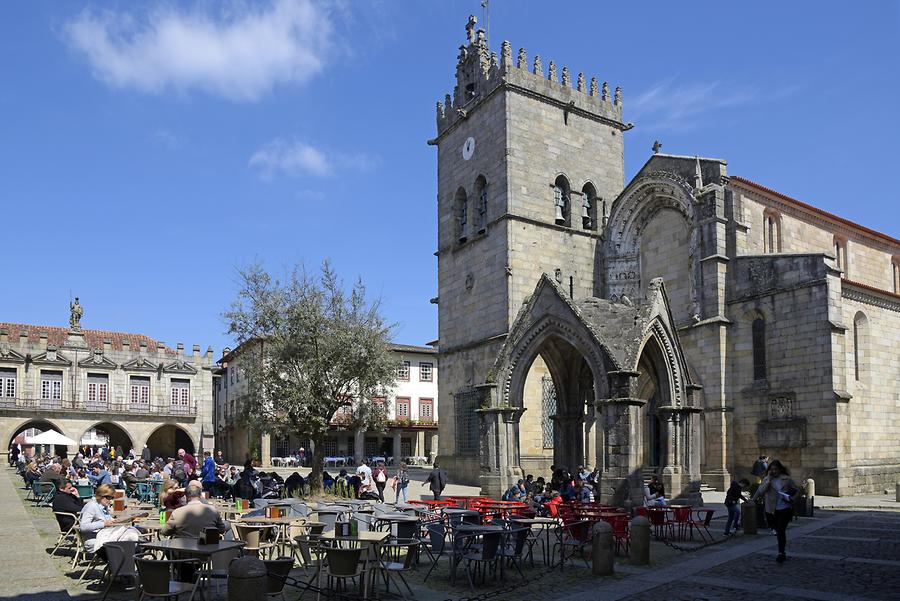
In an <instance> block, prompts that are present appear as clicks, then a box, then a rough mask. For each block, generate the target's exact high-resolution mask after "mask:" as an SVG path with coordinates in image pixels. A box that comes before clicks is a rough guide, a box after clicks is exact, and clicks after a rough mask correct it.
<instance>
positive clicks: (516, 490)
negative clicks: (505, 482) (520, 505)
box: [502, 479, 526, 501]
mask: <svg viewBox="0 0 900 601" xmlns="http://www.w3.org/2000/svg"><path fill="white" fill-rule="evenodd" d="M525 494H526V493H525V481H524V480H522V479H519V481H518V482H516V483H515V484H513V485H512V486H510V487H509V490H507V491H506V492H505V493H504V494H503V497H502V500H503V501H524V500H525Z"/></svg>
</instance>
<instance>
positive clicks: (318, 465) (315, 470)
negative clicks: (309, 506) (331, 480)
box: [307, 434, 325, 495]
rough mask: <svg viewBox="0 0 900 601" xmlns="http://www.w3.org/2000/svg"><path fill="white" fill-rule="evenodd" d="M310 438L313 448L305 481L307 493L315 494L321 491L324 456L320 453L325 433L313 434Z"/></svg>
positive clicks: (323, 444)
mask: <svg viewBox="0 0 900 601" xmlns="http://www.w3.org/2000/svg"><path fill="white" fill-rule="evenodd" d="M310 440H311V441H312V443H313V444H312V446H313V449H312V460H311V461H310V463H309V465H310V472H309V477H308V480H307V482H309V494H310V495H317V494H321V493H322V471H323V470H324V469H325V457H324V455H322V453H323V452H324V449H325V435H324V434H315V435H313V436H310Z"/></svg>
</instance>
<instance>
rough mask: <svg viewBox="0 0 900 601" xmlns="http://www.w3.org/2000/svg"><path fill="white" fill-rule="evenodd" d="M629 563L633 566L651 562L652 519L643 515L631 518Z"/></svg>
mask: <svg viewBox="0 0 900 601" xmlns="http://www.w3.org/2000/svg"><path fill="white" fill-rule="evenodd" d="M628 563H630V564H631V565H633V566H645V565H648V564H649V563H650V520H648V519H647V518H645V517H644V516H642V515H639V516H637V517H636V518H634V519H633V520H631V543H630V547H629V551H628Z"/></svg>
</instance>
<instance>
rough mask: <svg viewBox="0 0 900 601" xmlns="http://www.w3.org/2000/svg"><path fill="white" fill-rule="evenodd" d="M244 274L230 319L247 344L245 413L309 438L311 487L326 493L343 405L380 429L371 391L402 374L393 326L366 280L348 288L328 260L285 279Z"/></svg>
mask: <svg viewBox="0 0 900 601" xmlns="http://www.w3.org/2000/svg"><path fill="white" fill-rule="evenodd" d="M238 276H239V278H238V279H239V289H238V293H237V297H236V298H235V300H234V302H233V303H232V306H231V309H230V310H229V311H227V312H226V313H225V319H226V321H227V322H228V324H229V332H230V333H231V334H233V335H234V336H235V337H236V338H237V340H238V342H239V343H241V344H242V345H244V347H245V348H246V350H245V351H244V352H243V357H244V359H243V361H242V364H244V365H246V369H245V374H246V378H247V386H248V393H247V395H246V398H245V399H244V402H243V403H241V413H240V414H239V417H240V419H242V420H243V421H244V422H245V423H247V424H248V425H251V426H253V427H255V428H258V429H260V430H263V431H266V432H270V433H275V434H290V433H294V434H297V435H299V436H301V437H308V438H309V439H310V440H311V441H312V443H313V457H312V473H311V474H310V487H311V489H312V490H313V491H319V490H321V486H322V469H323V459H324V455H323V451H324V441H325V436H326V435H327V433H328V430H329V426H330V424H331V422H332V418H333V417H334V415H335V413H336V412H337V411H338V410H339V409H340V408H341V407H345V406H348V407H351V408H352V410H351V411H350V413H351V415H352V416H353V425H354V427H357V428H365V426H366V424H367V423H368V422H372V425H373V426H375V427H377V428H379V429H381V428H383V424H384V413H383V410H381V411H378V410H373V409H372V408H371V407H370V406H369V403H370V401H368V399H371V398H372V397H374V396H384V395H385V394H386V393H387V391H388V390H389V389H390V388H391V387H392V386H393V384H394V381H395V379H396V373H397V360H396V358H395V356H394V353H393V352H392V350H391V342H390V334H391V330H392V326H391V325H390V324H387V323H385V320H384V318H383V317H382V316H381V314H380V311H379V301H378V300H377V299H376V300H373V301H369V300H367V299H366V291H365V287H364V286H363V283H362V281H361V280H358V281H357V282H356V284H355V285H354V286H352V288H350V289H349V290H346V289H345V287H344V285H343V283H342V282H341V281H340V279H339V278H338V277H337V275H336V274H335V272H334V270H333V269H332V268H331V266H330V265H329V263H328V262H327V261H326V262H324V263H323V264H322V268H321V271H320V272H319V273H318V274H316V275H315V276H310V275H308V274H307V273H306V272H305V270H304V269H303V268H302V267H297V268H295V269H293V270H292V271H291V272H289V273H288V274H287V275H286V276H285V277H284V278H283V279H278V278H277V277H274V276H273V275H272V274H270V273H268V272H267V271H266V270H265V269H263V267H262V266H260V265H253V266H250V267H248V268H245V269H241V270H239V271H238ZM360 401H362V404H360ZM364 422H365V423H364Z"/></svg>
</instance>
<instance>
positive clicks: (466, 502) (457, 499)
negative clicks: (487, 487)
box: [442, 495, 491, 509]
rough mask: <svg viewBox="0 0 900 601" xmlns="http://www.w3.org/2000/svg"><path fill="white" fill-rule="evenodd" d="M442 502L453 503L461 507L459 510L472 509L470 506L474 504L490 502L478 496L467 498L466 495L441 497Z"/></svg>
mask: <svg viewBox="0 0 900 601" xmlns="http://www.w3.org/2000/svg"><path fill="white" fill-rule="evenodd" d="M442 500H444V501H453V502H454V503H456V504H457V505H461V509H474V507H472V505H474V504H475V503H480V502H483V501H488V502H490V501H491V498H490V497H480V496H467V495H454V496H451V497H443V499H442Z"/></svg>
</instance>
